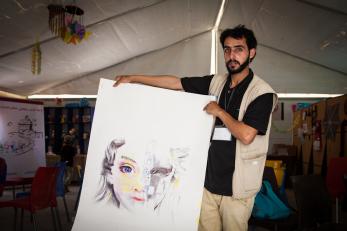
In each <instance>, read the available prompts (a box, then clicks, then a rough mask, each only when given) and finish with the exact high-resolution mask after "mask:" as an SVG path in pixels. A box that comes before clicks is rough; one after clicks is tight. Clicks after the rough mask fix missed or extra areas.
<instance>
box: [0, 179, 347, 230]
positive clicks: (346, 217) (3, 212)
mask: <svg viewBox="0 0 347 231" xmlns="http://www.w3.org/2000/svg"><path fill="white" fill-rule="evenodd" d="M17 190H18V191H20V190H21V189H17ZM69 190H70V192H68V193H66V195H65V197H66V200H67V204H68V209H69V212H70V216H71V219H72V221H73V219H74V217H75V215H76V211H74V205H75V202H76V198H77V194H78V190H79V187H78V186H70V188H69ZM286 193H287V197H288V202H289V204H290V205H292V206H293V207H294V208H295V207H296V206H295V198H294V195H293V192H292V191H291V190H287V192H286ZM11 198H12V191H11V190H5V191H4V194H3V196H2V197H1V198H0V200H1V201H2V200H7V199H11ZM58 208H59V214H60V220H61V223H62V230H63V231H68V230H71V229H72V222H71V223H69V222H68V221H67V218H66V213H65V210H64V206H63V201H62V199H61V198H58ZM19 217H20V216H19V214H18V223H17V224H18V225H17V230H19ZM13 221H14V210H13V209H12V208H1V209H0V230H1V231H10V230H13ZM341 221H342V222H343V223H345V222H347V212H343V213H342V214H341ZM37 223H38V230H40V231H51V230H54V228H53V225H52V224H53V223H52V216H51V213H50V210H49V209H46V210H42V211H39V212H38V214H37ZM23 230H24V231H29V230H34V228H33V225H32V223H31V222H30V215H29V213H27V212H26V213H24V229H23ZM249 230H250V231H266V229H263V228H259V227H250V228H249ZM100 231H102V230H100Z"/></svg>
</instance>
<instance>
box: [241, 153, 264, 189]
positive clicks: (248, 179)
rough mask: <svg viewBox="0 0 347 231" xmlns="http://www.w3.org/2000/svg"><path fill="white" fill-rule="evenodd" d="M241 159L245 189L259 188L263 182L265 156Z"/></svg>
mask: <svg viewBox="0 0 347 231" xmlns="http://www.w3.org/2000/svg"><path fill="white" fill-rule="evenodd" d="M241 161H242V162H243V170H242V173H243V179H244V182H243V183H244V187H245V191H253V190H258V189H259V188H260V186H261V182H262V176H263V169H264V161H265V156H260V157H257V158H254V159H248V160H241Z"/></svg>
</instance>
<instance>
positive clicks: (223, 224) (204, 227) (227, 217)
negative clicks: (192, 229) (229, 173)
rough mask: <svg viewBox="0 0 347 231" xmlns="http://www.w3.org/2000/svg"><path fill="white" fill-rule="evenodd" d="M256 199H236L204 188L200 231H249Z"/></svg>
mask: <svg viewBox="0 0 347 231" xmlns="http://www.w3.org/2000/svg"><path fill="white" fill-rule="evenodd" d="M254 198H255V196H253V197H251V198H246V199H235V198H233V197H231V196H222V195H217V194H213V193H211V192H209V191H208V190H206V189H205V188H204V193H203V197H202V206H201V212H200V220H199V231H222V230H223V231H247V230H248V220H249V218H250V216H251V213H252V209H253V204H254Z"/></svg>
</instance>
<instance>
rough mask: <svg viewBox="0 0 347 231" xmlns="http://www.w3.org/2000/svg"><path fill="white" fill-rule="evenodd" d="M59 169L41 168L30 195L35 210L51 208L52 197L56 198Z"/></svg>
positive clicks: (35, 177) (36, 174) (38, 170)
mask: <svg viewBox="0 0 347 231" xmlns="http://www.w3.org/2000/svg"><path fill="white" fill-rule="evenodd" d="M57 175H58V168H56V167H39V168H38V169H37V171H36V173H35V176H34V179H33V182H32V186H31V193H30V202H31V206H32V209H33V210H37V209H42V208H46V207H50V206H51V198H52V195H54V196H55V189H56V180H57Z"/></svg>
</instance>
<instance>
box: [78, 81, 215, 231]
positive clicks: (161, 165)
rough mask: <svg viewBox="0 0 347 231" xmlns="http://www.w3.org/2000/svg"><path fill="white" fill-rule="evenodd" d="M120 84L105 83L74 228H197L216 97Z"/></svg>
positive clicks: (96, 109)
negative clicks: (211, 108) (209, 107)
mask: <svg viewBox="0 0 347 231" xmlns="http://www.w3.org/2000/svg"><path fill="white" fill-rule="evenodd" d="M113 84H114V81H111V80H105V79H102V80H101V81H100V85H99V92H98V97H97V102H96V107H95V114H94V119H93V125H92V131H91V137H90V143H89V148H88V155H87V162H86V169H85V175H84V181H83V187H82V193H81V199H80V203H79V207H78V211H77V214H76V218H75V222H74V225H73V229H72V230H74V231H78V230H81V231H82V230H83V231H84V230H103V231H107V230H110V231H111V230H112V231H114V230H129V231H131V230H141V231H146V230H148V231H149V230H150V231H155V230H158V231H159V230H169V231H170V230H172V231H174V230H175V231H176V230H187V231H188V230H191V231H193V230H197V227H198V219H199V215H200V207H201V199H202V192H203V185H204V179H205V169H206V163H207V153H208V147H209V140H210V136H211V131H212V127H213V117H212V116H211V115H208V114H207V113H206V112H205V111H203V108H204V106H205V105H206V104H207V103H208V102H210V101H211V100H215V98H214V96H202V95H197V94H190V93H185V92H179V91H172V90H166V89H161V88H155V87H149V86H144V85H138V84H121V85H120V86H118V87H113Z"/></svg>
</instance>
